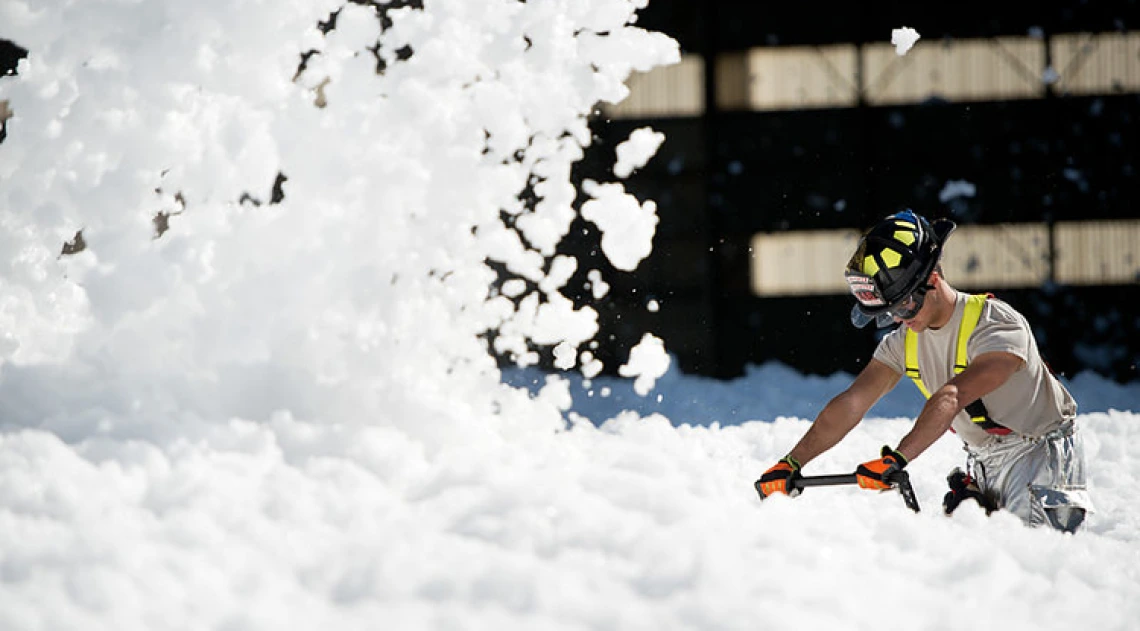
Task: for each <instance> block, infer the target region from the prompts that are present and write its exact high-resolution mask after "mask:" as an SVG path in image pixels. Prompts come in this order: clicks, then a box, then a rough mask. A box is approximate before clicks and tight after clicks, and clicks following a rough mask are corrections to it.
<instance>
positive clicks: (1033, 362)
mask: <svg viewBox="0 0 1140 631" xmlns="http://www.w3.org/2000/svg"><path fill="white" fill-rule="evenodd" d="M966 298H968V295H967V294H964V293H961V292H959V293H958V300H957V304H956V305H955V307H954V315H953V316H952V317H951V318H950V321H949V322H947V323H946V324H945V325H944V326H942V328H940V329H938V330H933V329H927V330H926V331H923V332H922V333H919V334H918V369H919V371H920V372H921V373H922V381H923V383H924V384H926V388H927V389H928V390H929V391H930V392H934V391H936V390H938V388H940V387H942V385H943V384H945V383H946V382H947V381H949V380H950V378H951V377H953V376H954V356H955V354H956V352H957V343H958V326H959V325H960V324H961V322H962V314H963V313H964V312H965V307H966ZM993 351H1004V352H1007V353H1012V354H1014V355H1016V356H1018V357H1020V358H1021V359H1023V360H1025V363H1024V364H1023V365H1022V367H1021V368H1020V369H1018V370H1017V372H1015V373H1013V375H1011V376H1010V378H1009V380H1008V381H1006V382H1005V383H1004V384H1002V385H1001V386H999V387H998V388H997V389H996V390H994V391H993V392H991V393H989V394H987V395H985V396H983V397H982V402H983V403H985V405H986V410H988V411H989V415H990V418H992V419H993V420H995V421H997V422H998V423H1000V424H1002V425H1004V426H1006V427H1008V428H1009V429H1011V430H1013V431H1014V432H1016V433H1018V434H1024V435H1027V436H1041V435H1043V434H1046V433H1048V432H1049V431H1051V430H1053V429H1055V428H1056V427H1057V426H1058V425H1060V424H1061V423H1063V422H1064V421H1067V420H1071V419H1073V418H1075V417H1076V414H1077V403H1076V401H1075V400H1073V396H1072V395H1071V394H1069V391H1068V390H1066V389H1065V386H1063V385H1062V384H1061V382H1060V381H1058V380H1057V378H1056V377H1054V376H1053V373H1052V372H1050V371H1049V368H1048V367H1047V366H1046V365H1045V362H1044V361H1043V360H1042V359H1041V354H1040V352H1039V351H1038V350H1037V341H1036V340H1035V339H1033V333H1032V332H1031V331H1030V329H1029V323H1028V322H1026V320H1025V318H1024V317H1022V315H1021V314H1020V313H1018V312H1017V311H1016V310H1014V308H1013V307H1011V306H1009V305H1008V304H1006V303H1004V302H1002V301H1001V300H998V299H996V298H990V299H988V300H986V304H985V306H983V307H982V315H981V318H980V319H979V320H978V326H977V328H975V329H974V333H973V334H972V335H971V336H970V341H969V342H967V344H966V357H967V358H968V359H969V360H970V361H973V359H974V358H975V357H977V356H978V355H981V354H983V353H989V352H993ZM905 358H906V327H905V326H900V327H898V328H897V329H895V330H894V331H891V332H890V333H888V334H887V336H886V337H884V338H883V339H882V341H881V342H879V346H878V348H876V349H875V359H877V360H879V361H881V362H883V363H884V364H886V365H887V366H890V367H891V369H893V370H895V371H896V372H898V373H900V374H903V375H905V374H906V359H905ZM903 381H910V379H909V378H906V379H903ZM911 387H913V384H912V386H911ZM951 428H952V429H953V430H954V431H955V432H957V433H958V436H960V437H961V438H962V440H964V441H966V443H967V444H969V445H973V446H978V447H980V446H982V445H984V444H986V443H987V442H989V441H990V440H991V439H992V438H993V436H992V435H991V434H987V433H986V432H985V430H983V429H981V428H979V427H977V426H976V425H974V423H973V422H971V421H970V417H969V415H968V414H966V412H965V411H962V412H959V413H958V415H957V416H956V417H954V421H953V423H952V424H951Z"/></svg>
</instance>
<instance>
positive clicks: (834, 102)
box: [718, 44, 859, 110]
mask: <svg viewBox="0 0 1140 631" xmlns="http://www.w3.org/2000/svg"><path fill="white" fill-rule="evenodd" d="M858 58H859V50H858V48H857V47H856V46H855V45H854V44H837V45H834V46H811V47H788V48H753V49H751V50H750V51H748V54H747V57H746V59H745V61H746V63H745V64H744V65H743V68H741V70H742V71H746V72H747V74H746V75H744V76H739V75H738V76H734V77H731V79H732V80H733V81H735V82H740V81H744V82H745V84H744V85H745V86H746V87H747V90H746V94H747V97H748V105H749V106H750V107H751V108H752V109H754V110H774V109H804V108H815V107H851V106H854V105H855V104H856V103H857V102H858V98H859V91H858V85H859V83H858V80H857V76H856V73H857V72H858ZM718 80H721V77H720V76H718ZM722 105H726V104H723V103H722Z"/></svg>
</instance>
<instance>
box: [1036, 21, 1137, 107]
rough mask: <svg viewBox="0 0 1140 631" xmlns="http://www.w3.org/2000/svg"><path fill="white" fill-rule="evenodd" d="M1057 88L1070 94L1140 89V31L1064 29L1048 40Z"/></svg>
mask: <svg viewBox="0 0 1140 631" xmlns="http://www.w3.org/2000/svg"><path fill="white" fill-rule="evenodd" d="M1051 46H1052V53H1053V66H1054V69H1055V70H1056V71H1057V73H1058V75H1059V76H1058V79H1057V89H1059V90H1061V91H1063V92H1068V93H1071V94H1104V93H1107V94H1112V93H1116V92H1135V91H1137V90H1140V33H1099V34H1095V35H1094V34H1090V33H1067V34H1063V35H1057V36H1055V37H1053V38H1052V40H1051Z"/></svg>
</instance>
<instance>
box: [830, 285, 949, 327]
mask: <svg viewBox="0 0 1140 631" xmlns="http://www.w3.org/2000/svg"><path fill="white" fill-rule="evenodd" d="M846 279H847V285H848V287H849V288H850V289H851V294H852V295H853V296H855V299H856V300H857V301H859V302H858V304H856V305H855V308H854V309H852V310H851V321H852V323H854V324H855V326H858V327H863V326H866V325H867V324H868V323H870V322H871V321H872V320H874V321H876V323H877V324H878V326H879V327H885V326H889V325H890V324H892V323H893V322H894V321H895V319H896V318H897V319H898V320H909V319H911V318H913V317H914V316H916V315H918V312H919V311H920V310H922V305H923V303H925V302H926V292H928V291H930V290H931V289H933V286H932V285H927V284H924V285H919V286H918V288H917V289H915V290H914V291H912V292H911V293H910V294H908V295H907V296H905V297H904V298H902V299H901V300H896V301H895V302H894V303H892V304H888V303H887V301H886V300H885V299H884V298H883V295H882V292H880V291H879V288H878V287H877V286H876V285H875V282H874V280H872V279H871V277H870V276H867V275H865V274H857V273H852V272H848V273H847V274H846Z"/></svg>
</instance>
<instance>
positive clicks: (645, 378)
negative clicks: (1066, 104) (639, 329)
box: [618, 333, 670, 396]
mask: <svg viewBox="0 0 1140 631" xmlns="http://www.w3.org/2000/svg"><path fill="white" fill-rule="evenodd" d="M669 362H670V359H669V355H668V354H667V353H666V352H665V343H664V342H663V341H662V340H661V338H659V337H657V336H655V335H653V334H652V333H646V334H645V335H644V336H643V337H642V338H641V341H640V342H638V343H637V346H634V347H633V349H632V350H631V351H630V353H629V361H627V362H626V363H625V364H624V365H622V366H621V367H620V368H618V374H620V375H621V376H623V377H634V378H635V379H634V382H633V389H634V391H635V392H637V393H638V394H640V395H641V396H645V395H647V394H649V391H650V390H652V389H653V384H655V383H657V380H658V379H660V378H661V376H662V375H664V374H665V373H666V372H668V371H669Z"/></svg>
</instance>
